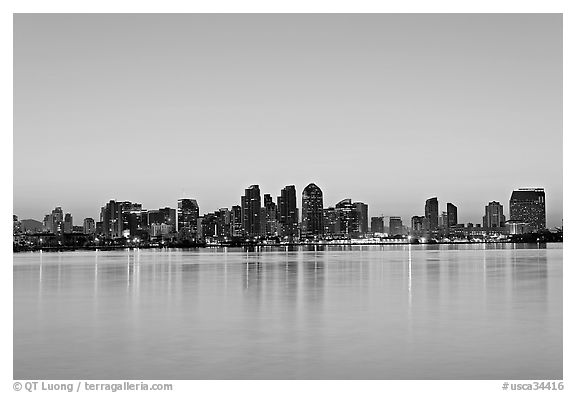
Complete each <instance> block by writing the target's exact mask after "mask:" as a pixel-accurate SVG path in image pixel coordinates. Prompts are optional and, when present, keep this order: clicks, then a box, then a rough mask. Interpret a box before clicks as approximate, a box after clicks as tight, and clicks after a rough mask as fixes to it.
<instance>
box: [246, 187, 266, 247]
mask: <svg viewBox="0 0 576 393" xmlns="http://www.w3.org/2000/svg"><path fill="white" fill-rule="evenodd" d="M241 202H242V203H241V205H242V223H243V226H244V234H245V235H246V236H249V237H256V236H260V235H262V232H263V231H262V229H261V222H260V214H261V207H262V203H261V198H260V187H259V186H258V185H257V184H253V185H251V186H250V187H248V188H247V189H246V190H245V191H244V196H242V198H241Z"/></svg>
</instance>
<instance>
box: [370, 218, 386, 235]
mask: <svg viewBox="0 0 576 393" xmlns="http://www.w3.org/2000/svg"><path fill="white" fill-rule="evenodd" d="M370 231H371V232H372V233H384V217H372V218H370Z"/></svg>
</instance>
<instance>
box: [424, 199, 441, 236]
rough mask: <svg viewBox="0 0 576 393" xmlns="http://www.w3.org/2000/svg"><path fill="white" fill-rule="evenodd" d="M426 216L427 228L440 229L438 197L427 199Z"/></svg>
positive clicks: (428, 229) (430, 229)
mask: <svg viewBox="0 0 576 393" xmlns="http://www.w3.org/2000/svg"><path fill="white" fill-rule="evenodd" d="M424 217H425V222H424V225H425V228H424V229H425V230H427V231H435V230H437V229H438V198H436V197H434V198H430V199H427V200H426V204H425V206H424Z"/></svg>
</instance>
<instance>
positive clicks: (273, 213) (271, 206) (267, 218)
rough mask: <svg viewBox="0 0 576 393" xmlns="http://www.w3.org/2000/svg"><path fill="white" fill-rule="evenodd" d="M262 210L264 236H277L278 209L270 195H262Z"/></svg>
mask: <svg viewBox="0 0 576 393" xmlns="http://www.w3.org/2000/svg"><path fill="white" fill-rule="evenodd" d="M262 209H263V210H262V215H263V220H262V225H263V226H264V228H265V231H264V233H265V234H266V236H278V208H277V206H276V204H275V203H274V201H273V199H272V196H271V195H270V194H264V207H263V208H262Z"/></svg>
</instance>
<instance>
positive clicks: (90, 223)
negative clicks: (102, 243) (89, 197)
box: [83, 217, 96, 235]
mask: <svg viewBox="0 0 576 393" xmlns="http://www.w3.org/2000/svg"><path fill="white" fill-rule="evenodd" d="M83 232H84V233H85V234H87V235H92V234H94V233H96V223H95V222H94V219H93V218H91V217H87V218H85V219H84V226H83Z"/></svg>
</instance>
